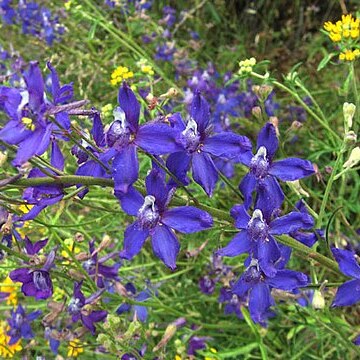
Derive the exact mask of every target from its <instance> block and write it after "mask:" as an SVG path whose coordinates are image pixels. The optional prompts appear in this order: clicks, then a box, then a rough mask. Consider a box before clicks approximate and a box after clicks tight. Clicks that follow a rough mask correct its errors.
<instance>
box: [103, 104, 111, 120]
mask: <svg viewBox="0 0 360 360" xmlns="http://www.w3.org/2000/svg"><path fill="white" fill-rule="evenodd" d="M112 113H113V106H112V104H106V105H105V106H103V107H102V108H101V116H102V117H104V118H105V117H110V116H111V115H112Z"/></svg>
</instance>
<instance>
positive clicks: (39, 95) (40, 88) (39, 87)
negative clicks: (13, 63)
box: [24, 61, 44, 113]
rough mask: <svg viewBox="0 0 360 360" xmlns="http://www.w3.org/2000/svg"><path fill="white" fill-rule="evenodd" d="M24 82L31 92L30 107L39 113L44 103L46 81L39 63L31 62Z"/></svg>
mask: <svg viewBox="0 0 360 360" xmlns="http://www.w3.org/2000/svg"><path fill="white" fill-rule="evenodd" d="M24 80H25V83H26V88H27V91H28V92H29V106H30V108H31V110H32V111H34V112H35V113H37V112H38V111H39V110H40V106H41V105H42V104H43V103H44V80H43V77H42V74H41V71H40V68H39V65H38V63H37V62H35V61H32V62H30V64H29V69H28V70H27V71H26V72H25V73H24Z"/></svg>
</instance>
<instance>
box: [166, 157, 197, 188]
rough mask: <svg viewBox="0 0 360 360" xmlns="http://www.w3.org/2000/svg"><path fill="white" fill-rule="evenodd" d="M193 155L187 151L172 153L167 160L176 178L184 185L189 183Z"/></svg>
mask: <svg viewBox="0 0 360 360" xmlns="http://www.w3.org/2000/svg"><path fill="white" fill-rule="evenodd" d="M190 160H191V157H190V156H189V155H188V154H187V153H186V152H185V151H179V152H176V153H173V154H170V155H169V156H168V158H167V160H166V166H167V168H168V169H169V170H170V172H171V173H173V174H174V175H175V176H176V178H177V179H178V180H179V181H180V182H181V183H182V184H184V185H188V184H189V178H188V177H187V172H188V171H189V168H190Z"/></svg>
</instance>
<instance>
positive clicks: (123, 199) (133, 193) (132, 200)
mask: <svg viewBox="0 0 360 360" xmlns="http://www.w3.org/2000/svg"><path fill="white" fill-rule="evenodd" d="M114 195H115V196H116V197H117V198H118V199H119V201H120V204H121V208H122V209H123V210H124V211H125V212H126V213H127V214H128V215H132V216H137V213H138V211H139V209H140V207H141V206H142V204H143V203H144V197H143V196H142V195H141V194H140V193H139V191H137V190H136V189H135V188H134V187H133V186H129V189H128V192H127V193H123V192H121V191H115V192H114Z"/></svg>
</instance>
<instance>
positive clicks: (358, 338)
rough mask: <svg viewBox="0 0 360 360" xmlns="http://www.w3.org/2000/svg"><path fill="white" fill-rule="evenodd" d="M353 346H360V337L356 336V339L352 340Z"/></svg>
mask: <svg viewBox="0 0 360 360" xmlns="http://www.w3.org/2000/svg"><path fill="white" fill-rule="evenodd" d="M354 344H355V345H358V346H359V345H360V335H358V336H357V337H356V338H355V340H354Z"/></svg>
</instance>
